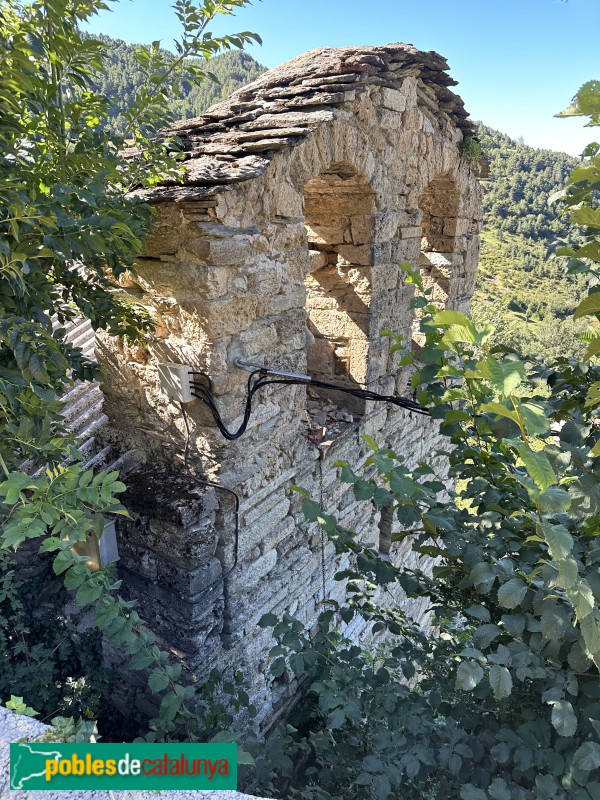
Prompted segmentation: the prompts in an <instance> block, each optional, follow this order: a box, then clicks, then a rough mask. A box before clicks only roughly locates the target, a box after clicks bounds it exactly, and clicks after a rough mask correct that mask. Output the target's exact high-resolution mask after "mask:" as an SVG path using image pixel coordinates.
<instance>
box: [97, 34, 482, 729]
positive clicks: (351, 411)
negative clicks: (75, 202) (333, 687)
mask: <svg viewBox="0 0 600 800" xmlns="http://www.w3.org/2000/svg"><path fill="white" fill-rule="evenodd" d="M446 66H447V65H446V64H445V62H444V60H443V59H442V58H441V57H440V56H437V55H436V54H434V53H421V52H419V51H417V50H415V49H414V48H412V47H411V46H410V45H389V46H387V47H381V48H345V49H340V50H330V49H327V50H323V51H314V52H313V53H308V54H305V56H302V57H300V58H298V59H295V60H294V61H292V62H290V63H289V64H286V65H283V66H282V67H279V68H277V69H276V70H272V71H271V72H269V73H266V75H264V76H263V77H262V78H261V79H259V80H258V81H257V82H256V83H254V84H252V85H251V86H249V87H245V88H244V89H242V90H240V91H239V92H238V93H236V95H234V96H233V98H232V99H231V100H230V101H228V102H226V103H224V104H220V105H219V106H215V107H214V108H213V109H211V110H210V111H209V112H208V113H207V114H206V115H205V116H204V117H202V118H200V119H198V120H191V121H190V120H188V121H185V122H182V123H179V124H178V125H177V126H175V129H174V130H175V132H176V133H178V134H179V135H180V137H181V139H182V142H183V146H184V148H185V149H186V152H187V159H188V160H187V163H186V167H187V179H186V183H185V185H183V186H168V185H165V186H162V187H159V188H158V189H157V190H156V191H155V192H154V193H153V194H152V195H149V196H148V199H149V200H151V201H152V202H154V203H156V208H157V217H156V227H155V235H154V236H153V238H152V240H151V241H150V242H149V244H148V247H147V250H146V253H145V254H144V257H143V258H141V259H140V262H139V268H138V273H137V275H130V276H127V277H126V278H125V280H124V281H123V289H124V290H125V291H127V292H129V295H130V297H131V298H132V299H133V300H135V301H136V302H139V303H142V304H143V305H144V306H145V307H147V308H148V309H149V310H150V312H151V313H152V314H153V316H154V318H155V320H156V330H155V333H154V334H153V336H152V337H150V339H149V341H148V346H147V348H139V347H138V348H136V349H131V348H128V347H127V345H126V344H125V343H124V342H116V343H115V342H114V341H113V340H108V339H105V340H103V344H102V351H101V359H102V362H103V368H104V373H105V376H106V378H105V383H104V384H103V391H104V395H105V410H106V413H107V414H108V415H109V417H110V419H111V429H110V432H111V435H112V438H113V441H114V442H118V444H119V446H120V447H121V448H123V449H125V450H128V451H133V452H135V453H137V455H138V460H139V464H140V466H139V468H138V470H137V472H136V473H134V474H132V475H131V476H130V477H129V479H128V480H129V484H130V486H131V489H130V493H129V496H128V498H126V503H127V505H128V507H129V508H130V510H131V512H132V521H131V522H128V523H126V524H125V525H124V526H123V527H122V530H121V534H120V535H121V552H122V561H121V571H122V575H123V577H124V578H125V581H126V585H127V586H128V587H129V591H130V592H131V594H132V595H133V596H136V597H138V598H139V599H140V601H141V604H142V611H143V612H144V613H146V614H148V615H149V616H150V617H151V621H152V622H153V623H154V624H155V626H157V627H158V629H159V630H160V631H161V632H162V634H163V635H164V637H165V639H166V640H167V641H169V642H170V643H172V645H173V646H174V647H176V648H177V649H178V650H179V651H180V652H181V653H182V654H183V655H184V657H185V658H186V660H187V662H188V663H189V665H190V668H191V670H192V671H194V673H195V674H196V675H198V676H201V675H202V674H203V673H205V672H206V671H207V669H210V668H212V667H214V666H217V667H222V668H226V667H227V666H229V665H232V664H235V665H236V666H238V667H239V668H241V669H243V670H244V671H245V673H246V674H247V675H248V676H251V678H252V681H253V686H252V691H253V696H254V700H255V702H257V703H258V705H259V706H260V718H261V720H262V721H263V723H264V724H265V725H266V724H268V722H269V721H270V720H271V719H272V718H273V715H274V714H275V713H276V712H277V710H278V708H281V707H282V705H283V704H284V703H285V702H286V701H287V699H288V698H289V695H290V692H293V689H294V686H293V684H289V685H288V684H285V683H281V682H274V681H273V680H272V678H270V677H269V676H268V673H267V666H268V650H269V647H270V637H269V632H268V631H262V630H261V629H259V628H258V627H257V622H258V619H259V618H260V617H261V615H262V614H264V613H266V612H273V613H275V614H278V615H280V614H282V613H284V612H287V613H290V614H294V615H296V616H298V617H299V618H300V619H302V620H303V621H305V622H307V623H308V624H310V623H311V621H312V620H314V618H315V615H316V614H317V613H318V611H319V608H320V605H321V604H322V602H323V599H324V598H327V597H335V598H337V599H339V600H341V599H342V598H343V592H344V587H343V585H342V584H340V583H337V582H334V581H333V574H334V572H335V571H336V569H337V567H339V566H340V559H341V557H338V556H336V555H335V553H334V549H333V546H332V545H331V544H329V543H328V542H327V541H324V539H323V537H322V535H321V532H320V530H319V529H317V527H316V526H315V525H314V524H313V525H308V524H306V522H305V521H304V519H303V517H302V514H301V511H300V499H299V498H298V496H297V495H295V494H294V493H293V492H292V491H291V490H290V486H291V485H292V484H297V485H302V486H304V487H306V488H307V489H308V490H309V491H310V492H311V494H312V495H313V496H314V497H315V498H316V499H320V500H322V503H323V506H324V508H325V509H326V510H327V511H328V512H330V513H335V514H336V515H337V516H338V518H339V520H340V522H341V523H342V524H343V525H345V526H346V527H348V528H351V529H353V530H357V531H358V532H359V533H360V535H361V537H363V539H365V540H367V541H371V542H372V543H373V544H375V545H376V546H378V544H379V536H380V529H379V523H380V515H379V512H378V511H377V510H376V509H375V508H373V507H370V506H369V505H368V504H366V503H360V504H359V503H356V502H355V500H354V497H353V494H352V491H351V489H350V488H349V487H348V486H346V485H344V484H340V482H339V480H338V479H337V475H336V470H335V468H334V467H333V463H334V461H336V460H339V459H343V460H347V461H348V462H350V464H351V465H352V466H353V467H354V468H355V469H356V470H358V471H359V472H360V471H361V470H362V469H363V464H364V461H365V459H366V457H367V455H368V454H367V449H366V446H365V444H364V442H363V441H362V440H361V438H360V436H361V434H365V433H368V434H370V435H372V436H374V437H375V438H376V439H377V440H379V441H383V442H385V443H387V444H388V445H389V446H392V447H394V448H395V449H396V450H398V451H400V452H402V453H403V454H404V455H405V456H406V458H407V461H408V462H409V463H415V462H418V461H420V460H422V459H424V458H425V457H426V456H427V455H428V453H429V452H430V451H431V449H432V448H433V447H434V446H435V445H436V443H437V441H438V434H437V430H436V426H435V424H434V423H433V422H432V421H431V420H429V419H426V418H423V417H417V416H411V415H410V414H409V413H408V412H406V411H404V410H402V409H399V408H395V407H393V408H391V407H388V406H386V405H385V404H377V403H374V402H372V401H367V402H364V401H361V402H350V401H349V398H348V396H347V395H343V394H341V393H333V394H331V395H327V394H326V393H323V392H322V391H320V392H318V393H317V392H314V391H313V390H311V389H308V396H307V389H306V387H305V386H286V387H282V386H271V387H267V388H265V389H264V390H261V393H260V395H259V396H257V397H256V402H255V405H254V410H253V414H252V417H251V420H250V425H249V427H248V430H247V432H246V434H245V435H244V436H243V437H242V438H241V439H239V440H238V441H234V442H226V441H225V440H224V439H223V437H222V436H221V435H220V433H219V432H218V430H217V429H216V428H215V425H214V421H213V420H212V417H211V416H210V414H209V413H208V411H207V409H206V408H205V407H204V406H203V405H202V404H201V403H200V402H195V403H190V404H188V407H187V409H186V410H187V415H188V417H189V421H190V426H191V427H190V434H189V442H188V458H189V463H190V465H191V467H192V470H193V471H194V472H195V474H196V475H197V476H200V477H202V478H204V479H207V478H208V479H210V480H212V481H217V482H218V483H219V484H220V485H222V486H224V487H227V488H228V489H230V490H233V491H235V493H236V494H237V495H238V496H239V498H240V509H239V517H238V520H239V530H238V536H237V541H236V534H235V531H236V525H235V519H236V515H235V513H234V508H233V505H234V504H233V500H232V497H231V495H228V494H227V493H225V492H223V491H221V490H219V489H214V488H211V487H208V486H206V485H203V484H201V483H197V482H196V481H195V480H194V478H193V477H191V476H189V475H188V474H186V472H185V471H184V470H183V467H182V458H181V457H182V453H183V451H184V449H185V448H186V440H187V438H188V433H187V428H186V420H185V419H184V418H183V416H182V410H181V408H180V407H179V406H178V405H177V404H176V403H173V402H171V401H170V400H169V399H168V397H167V396H166V395H165V394H163V393H162V392H161V390H160V386H159V382H158V376H157V364H158V363H160V362H165V361H169V362H179V363H182V364H187V365H190V367H191V368H192V369H194V370H197V371H203V372H207V373H208V374H210V376H211V378H212V380H213V382H214V392H215V394H216V396H217V397H218V402H219V404H220V408H221V409H222V415H223V418H224V419H225V420H226V422H227V423H228V425H229V427H230V428H234V429H235V428H236V427H237V425H238V424H239V423H240V421H241V418H240V414H241V409H242V406H243V400H244V396H245V387H246V379H247V375H246V374H245V373H244V372H243V371H242V370H240V369H237V368H235V367H234V366H233V364H232V362H233V359H234V358H235V357H236V356H242V357H244V358H246V359H249V360H252V361H255V362H256V361H257V362H259V363H265V364H271V365H276V366H278V367H279V368H282V369H286V370H290V371H293V372H300V373H305V372H307V370H308V372H309V373H311V374H315V375H316V376H321V377H326V378H327V379H329V380H334V381H335V382H337V383H345V384H346V385H356V384H367V385H368V386H369V388H371V389H374V390H375V391H379V392H381V393H384V394H390V393H394V392H397V393H405V392H407V391H409V389H408V375H407V372H406V370H402V369H400V368H399V366H398V360H397V357H396V356H394V355H392V354H390V346H389V340H388V339H386V338H382V337H381V335H380V334H381V331H382V330H384V329H386V328H391V329H392V330H394V331H397V332H399V333H402V334H403V335H404V336H405V338H406V339H407V340H408V341H410V339H411V337H412V331H413V326H414V312H413V311H412V310H411V309H410V301H411V298H412V295H413V287H412V284H407V283H406V281H405V273H404V272H403V271H402V270H401V269H399V266H398V265H399V264H400V263H402V262H409V263H410V264H412V265H413V266H417V265H421V267H422V268H423V269H424V271H425V275H426V279H427V281H429V283H430V284H431V285H432V286H433V288H434V299H435V301H436V302H437V303H438V304H439V305H440V306H448V307H452V308H460V309H463V310H464V309H465V308H466V307H468V303H469V300H470V297H471V294H472V290H473V284H474V279H475V271H476V264H477V254H478V233H479V229H480V219H481V199H480V191H479V187H478V184H477V180H476V168H474V167H473V166H472V165H470V164H468V163H467V162H466V161H465V160H464V159H463V158H462V157H461V141H462V140H463V138H464V136H465V135H470V133H471V128H470V124H469V123H468V122H467V120H466V114H465V112H464V109H463V106H462V103H461V101H460V99H459V98H458V97H457V96H456V95H454V94H453V93H452V92H451V91H450V90H449V89H448V88H447V87H448V85H450V84H451V83H452V81H451V79H450V78H449V77H448V75H447V73H446V71H445V70H446ZM440 468H441V469H443V465H442V464H441V465H440ZM387 527H388V528H389V521H388V524H387ZM384 529H385V530H384ZM381 535H382V537H383V539H382V548H383V549H384V550H385V551H386V552H388V551H389V552H390V556H391V557H392V558H394V559H395V560H396V561H397V562H398V563H403V562H404V561H406V560H407V559H410V558H411V557H412V555H411V554H410V552H406V551H405V550H402V549H399V548H398V547H397V546H392V547H390V545H389V530H387V529H386V525H385V524H384V525H383V526H382V532H381ZM386 537H387V539H386ZM224 575H227V578H226V579H225V580H224V581H223V582H222V583H220V584H219V585H218V586H216V587H215V588H214V589H211V590H210V591H207V587H210V586H211V585H212V584H213V583H214V582H215V581H218V579H219V576H224ZM413 611H414V612H415V613H416V614H419V613H421V612H422V609H415V608H413ZM355 633H356V635H359V634H360V631H358V630H356V631H355Z"/></svg>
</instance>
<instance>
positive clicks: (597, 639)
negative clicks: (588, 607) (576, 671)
mask: <svg viewBox="0 0 600 800" xmlns="http://www.w3.org/2000/svg"><path fill="white" fill-rule="evenodd" d="M579 627H580V629H581V635H582V636H583V641H584V642H585V650H586V654H587V655H589V656H590V658H592V659H593V660H594V662H595V663H596V664H598V661H600V620H599V619H598V612H597V611H594V613H591V612H588V613H587V614H586V615H585V617H584V618H583V619H581V620H580V622H579Z"/></svg>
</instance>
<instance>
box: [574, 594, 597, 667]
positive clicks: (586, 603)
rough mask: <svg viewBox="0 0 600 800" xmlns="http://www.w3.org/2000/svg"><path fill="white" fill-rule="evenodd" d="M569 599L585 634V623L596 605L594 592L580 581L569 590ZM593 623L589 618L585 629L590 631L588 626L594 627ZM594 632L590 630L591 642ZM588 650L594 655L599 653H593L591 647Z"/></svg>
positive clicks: (591, 618)
mask: <svg viewBox="0 0 600 800" xmlns="http://www.w3.org/2000/svg"><path fill="white" fill-rule="evenodd" d="M567 597H568V598H569V600H570V602H571V604H572V605H573V608H574V609H575V614H576V616H577V619H578V621H580V622H581V625H582V628H581V632H582V633H584V626H583V623H584V622H585V620H586V619H587V618H588V617H589V615H590V614H591V613H592V611H593V610H594V607H595V605H596V602H595V599H594V593H593V592H592V590H591V588H590V586H589V585H588V583H587V582H586V581H578V582H577V583H576V584H575V586H573V587H571V588H570V589H568V590H567ZM592 623H593V617H589V619H588V622H587V623H586V628H585V629H586V630H588V628H587V625H592ZM592 632H593V631H592V629H591V628H590V629H589V634H590V641H592V639H591V635H592ZM584 639H585V633H584ZM586 644H587V640H586ZM588 649H589V651H590V653H592V654H594V653H597V652H598V650H595V651H592V650H591V649H590V648H589V647H588Z"/></svg>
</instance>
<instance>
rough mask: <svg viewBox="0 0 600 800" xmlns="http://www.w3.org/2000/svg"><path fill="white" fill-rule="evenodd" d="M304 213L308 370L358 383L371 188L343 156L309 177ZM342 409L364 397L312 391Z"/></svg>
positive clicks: (365, 328)
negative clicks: (306, 248) (306, 244)
mask: <svg viewBox="0 0 600 800" xmlns="http://www.w3.org/2000/svg"><path fill="white" fill-rule="evenodd" d="M303 194H304V216H305V225H306V232H307V238H308V248H309V271H308V274H307V276H306V279H305V287H306V313H307V325H308V341H307V370H308V373H309V374H310V375H311V376H313V377H315V378H319V379H321V380H325V381H328V382H333V383H338V384H342V385H347V386H352V385H356V386H359V385H362V384H364V383H365V382H366V380H367V369H368V351H369V333H370V332H369V328H370V307H371V267H372V241H373V219H372V215H373V210H374V206H375V198H374V193H373V191H372V190H371V188H370V186H369V184H368V182H367V180H366V179H365V178H364V177H363V176H362V175H361V174H360V173H359V172H358V171H357V170H356V169H354V168H353V167H352V166H350V165H349V164H347V163H343V164H332V165H331V167H330V168H329V169H327V170H326V171H324V172H322V173H320V174H319V175H318V176H317V177H315V178H312V179H310V180H308V181H307V182H306V184H305V185H304V189H303ZM312 394H313V398H312V399H313V400H316V399H317V398H318V397H321V398H322V399H324V400H325V401H326V402H333V403H334V404H335V405H337V406H338V407H339V408H341V409H347V410H348V411H352V412H354V413H355V414H359V415H360V414H362V413H364V402H363V401H360V400H357V399H356V398H352V397H350V396H348V395H344V394H341V393H335V392H328V391H323V390H321V391H320V392H318V391H316V390H313V392H312Z"/></svg>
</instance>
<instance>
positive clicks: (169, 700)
mask: <svg viewBox="0 0 600 800" xmlns="http://www.w3.org/2000/svg"><path fill="white" fill-rule="evenodd" d="M182 703H183V698H182V697H180V696H179V695H178V694H176V693H175V692H169V693H168V694H166V695H165V696H164V697H163V699H162V700H161V703H160V709H159V717H160V719H161V721H164V722H171V721H172V720H173V719H175V717H176V716H177V713H178V712H179V709H180V708H181V705H182Z"/></svg>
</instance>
